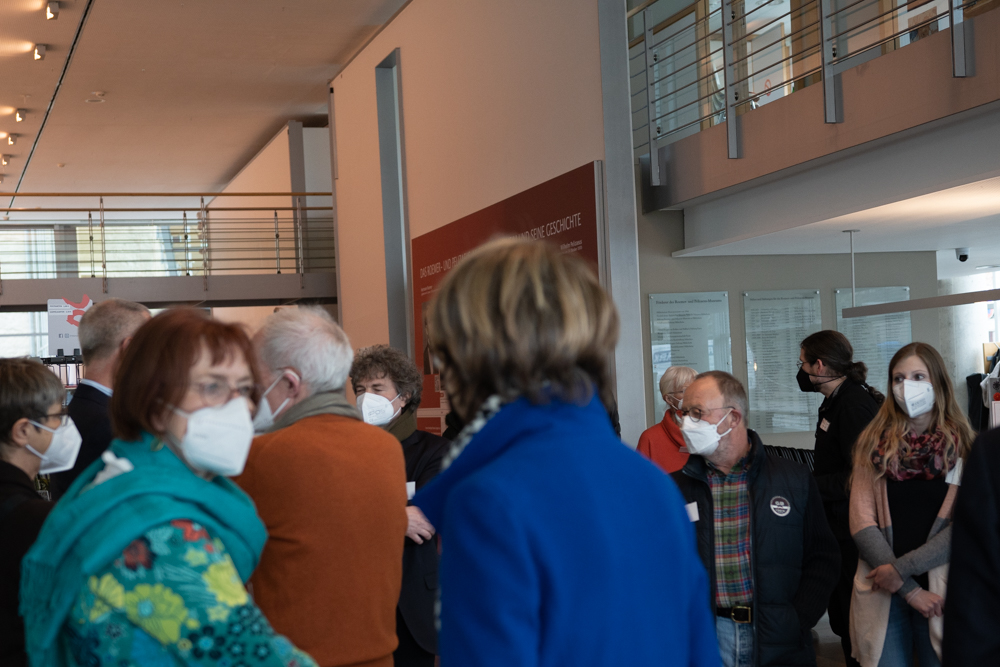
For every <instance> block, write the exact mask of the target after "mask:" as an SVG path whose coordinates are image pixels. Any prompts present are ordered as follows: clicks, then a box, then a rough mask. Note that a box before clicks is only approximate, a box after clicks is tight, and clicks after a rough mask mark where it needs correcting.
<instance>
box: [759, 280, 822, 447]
mask: <svg viewBox="0 0 1000 667" xmlns="http://www.w3.org/2000/svg"><path fill="white" fill-rule="evenodd" d="M743 315H744V320H745V323H746V339H747V393H748V394H749V398H750V418H749V420H748V423H749V426H750V428H752V429H753V430H755V431H757V432H758V433H790V432H801V431H812V430H814V429H815V427H816V415H817V414H818V411H819V406H820V403H821V402H822V398H823V397H822V395H821V394H818V393H805V392H803V391H800V390H799V385H798V383H797V382H796V381H795V374H796V373H798V370H799V369H798V366H797V363H796V362H798V360H799V351H800V345H801V343H802V340H803V339H804V338H805V337H806V336H808V335H809V334H811V333H814V332H816V331H819V330H820V329H821V328H822V327H823V320H822V314H821V311H820V295H819V290H780V291H771V292H744V293H743Z"/></svg>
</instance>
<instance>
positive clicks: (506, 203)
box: [410, 162, 602, 434]
mask: <svg viewBox="0 0 1000 667" xmlns="http://www.w3.org/2000/svg"><path fill="white" fill-rule="evenodd" d="M601 166H602V165H601V163H600V162H592V163H590V164H586V165H584V166H582V167H580V168H578V169H574V170H573V171H571V172H568V173H566V174H563V175H562V176H557V177H556V178H553V179H552V180H550V181H546V182H545V183H542V184H540V185H536V186H535V187H533V188H531V189H529V190H525V191H524V192H521V193H518V194H516V195H514V196H513V197H509V198H508V199H504V200H503V201H501V202H497V203H496V204H493V205H492V206H489V207H487V208H484V209H482V210H480V211H477V212H475V213H473V214H471V215H467V216H465V217H464V218H461V219H459V220H456V221H454V222H451V223H449V224H447V225H445V226H444V227H439V228H438V229H435V230H434V231H432V232H428V233H427V234H424V235H422V236H418V237H417V238H415V239H413V240H412V241H411V244H410V247H411V257H412V266H413V306H414V307H413V316H414V320H415V321H414V327H413V330H414V344H415V346H416V352H417V357H416V359H417V363H418V364H421V362H422V367H423V374H424V393H423V399H422V400H421V403H420V410H419V411H418V412H417V428H419V429H421V430H425V431H429V432H431V433H437V434H440V433H441V432H442V430H443V423H444V417H445V415H446V414H447V413H448V411H449V407H448V400H447V398H446V397H445V395H444V392H443V391H442V390H441V380H440V375H439V374H438V369H436V368H435V367H434V361H433V359H432V358H431V355H430V352H429V349H428V347H427V345H426V344H425V338H424V313H425V312H426V310H427V304H429V303H430V301H431V299H432V298H433V296H434V293H435V292H436V291H437V286H438V284H439V283H440V282H441V279H442V278H444V276H445V275H446V274H447V273H448V271H450V270H451V269H452V268H453V267H454V266H455V265H457V264H458V263H459V262H460V261H461V259H462V258H463V257H464V256H465V255H466V254H468V253H469V252H470V251H472V250H474V249H475V248H477V247H479V246H480V245H482V244H483V243H486V242H487V241H490V240H492V239H495V238H500V237H508V236H523V237H526V238H533V239H538V240H544V241H546V242H548V243H552V244H554V245H556V246H557V247H558V248H559V249H560V250H562V251H563V252H566V253H575V254H579V255H580V256H581V257H583V258H584V259H586V260H587V261H588V262H590V263H591V265H592V266H593V267H594V272H595V273H598V275H600V269H599V267H600V257H601V236H600V234H599V225H598V219H599V218H598V216H599V215H601V214H602V212H601V211H599V210H598V207H599V205H600V200H599V198H598V188H599V187H600V184H601V180H600V177H601Z"/></svg>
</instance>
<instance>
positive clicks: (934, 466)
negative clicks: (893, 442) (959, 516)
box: [872, 429, 951, 482]
mask: <svg viewBox="0 0 1000 667" xmlns="http://www.w3.org/2000/svg"><path fill="white" fill-rule="evenodd" d="M944 450H945V439H944V431H942V430H941V429H937V430H935V431H934V432H933V433H921V434H920V435H915V434H913V433H906V434H904V435H903V442H902V443H900V446H899V451H898V452H896V456H895V458H894V459H892V460H888V461H887V460H886V458H885V436H883V437H882V439H880V440H879V442H878V448H876V450H875V451H874V452H872V465H874V466H875V470H876V471H877V472H879V473H882V472H885V476H886V477H887V478H889V479H893V480H896V481H897V482H902V481H905V480H908V479H937V478H938V477H943V476H944V475H947V474H948V471H949V470H950V469H951V467H950V466H949V465H948V464H947V462H946V461H945V457H944Z"/></svg>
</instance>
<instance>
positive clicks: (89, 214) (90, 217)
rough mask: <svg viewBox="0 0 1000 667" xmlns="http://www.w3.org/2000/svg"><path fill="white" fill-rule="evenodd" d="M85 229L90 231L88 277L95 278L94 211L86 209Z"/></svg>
mask: <svg viewBox="0 0 1000 667" xmlns="http://www.w3.org/2000/svg"><path fill="white" fill-rule="evenodd" d="M87 229H88V231H89V232H90V277H91V278H96V277H97V271H96V270H95V269H94V213H93V212H92V211H87Z"/></svg>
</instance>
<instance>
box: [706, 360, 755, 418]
mask: <svg viewBox="0 0 1000 667" xmlns="http://www.w3.org/2000/svg"><path fill="white" fill-rule="evenodd" d="M702 378H712V379H713V380H715V385H716V386H717V387H718V388H719V393H720V394H722V398H723V400H725V401H726V405H727V406H728V407H732V408H736V409H737V410H739V411H740V414H741V415H743V420H744V422H745V421H746V418H747V414H748V413H749V412H750V407H749V403H748V402H747V390H746V389H744V388H743V383H742V382H740V381H739V380H737V379H736V376H735V375H732V374H731V373H726V372H725V371H705V372H704V373H699V374H698V376H697V377H695V380H701V379H702Z"/></svg>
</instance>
